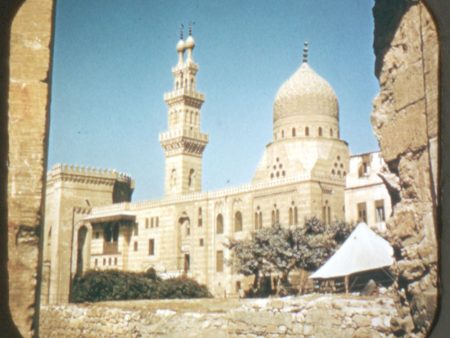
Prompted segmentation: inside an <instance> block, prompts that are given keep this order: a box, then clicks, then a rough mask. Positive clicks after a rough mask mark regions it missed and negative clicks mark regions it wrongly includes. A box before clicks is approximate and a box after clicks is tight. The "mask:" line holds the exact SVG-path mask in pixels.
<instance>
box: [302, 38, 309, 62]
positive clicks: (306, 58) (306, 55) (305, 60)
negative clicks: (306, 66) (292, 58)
mask: <svg viewBox="0 0 450 338" xmlns="http://www.w3.org/2000/svg"><path fill="white" fill-rule="evenodd" d="M303 62H304V63H308V41H305V42H304V43H303Z"/></svg>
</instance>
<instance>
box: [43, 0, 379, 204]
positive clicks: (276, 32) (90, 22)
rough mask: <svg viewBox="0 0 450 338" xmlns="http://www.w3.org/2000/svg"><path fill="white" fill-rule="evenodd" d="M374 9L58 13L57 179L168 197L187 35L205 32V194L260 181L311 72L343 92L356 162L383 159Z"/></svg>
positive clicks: (250, 1)
mask: <svg viewBox="0 0 450 338" xmlns="http://www.w3.org/2000/svg"><path fill="white" fill-rule="evenodd" d="M372 6H373V2H372V1H361V0H352V1H350V0H343V1H328V0H327V1H325V0H314V1H313V0H292V1H291V0H289V1H288V0H278V1H267V0H264V1H256V0H245V1H216V0H214V1H212V0H211V1H200V0H197V1H174V0H172V1H170V0H169V1H156V0H133V1H129V0H96V1H92V0H63V1H58V2H57V9H56V35H55V47H54V56H53V57H54V60H53V74H52V104H51V129H50V148H49V167H51V166H53V164H55V163H69V164H79V165H85V166H93V167H100V168H111V169H117V170H118V171H122V172H126V173H129V174H130V175H131V176H132V177H133V178H134V179H135V180H136V190H135V193H134V196H133V200H142V199H152V198H158V197H160V196H162V195H163V190H164V189H163V178H164V177H163V176H164V154H163V151H162V148H161V146H160V145H159V142H158V134H159V133H160V132H162V131H165V130H166V128H167V107H166V105H165V103H164V101H163V94H164V92H168V91H170V90H171V89H172V75H171V67H172V66H174V65H175V64H176V62H177V54H176V50H175V46H176V43H177V41H178V36H179V26H180V23H184V24H185V26H187V24H188V22H189V21H193V22H195V24H194V27H193V36H194V38H195V40H196V48H195V50H194V59H195V60H196V62H197V63H198V64H199V66H200V70H199V73H198V76H197V87H198V89H199V91H201V92H203V93H204V94H205V95H206V101H205V103H204V105H203V108H202V121H201V123H202V130H203V131H204V132H206V133H208V134H209V139H210V143H209V144H208V146H207V147H206V150H205V152H204V156H203V189H204V190H216V189H219V188H223V187H227V186H235V185H239V184H242V183H246V182H248V181H250V180H251V178H252V176H253V173H254V170H255V168H256V165H257V164H258V161H259V159H260V157H261V155H262V153H263V150H264V147H265V145H266V144H267V143H268V142H270V141H271V139H272V105H273V100H274V97H275V94H276V92H277V90H278V88H279V87H280V86H281V84H282V83H283V82H284V81H285V80H287V79H288V78H289V76H290V75H291V74H292V73H293V72H294V71H295V70H296V69H297V68H298V67H299V65H300V63H301V58H302V56H301V55H302V48H303V42H304V40H307V41H308V42H309V59H308V60H309V64H310V66H311V67H312V68H314V69H315V70H316V72H317V73H319V74H320V75H321V76H322V77H324V78H325V79H327V81H328V82H329V83H330V84H331V85H332V87H333V88H334V90H335V92H336V94H337V96H338V98H339V104H340V130H341V138H342V139H344V140H346V141H347V142H348V143H349V146H350V150H351V153H353V154H356V153H362V152H367V151H373V150H377V149H378V144H377V141H376V139H375V137H374V136H373V132H372V128H371V125H370V113H371V110H372V100H373V98H374V96H375V95H376V94H377V91H378V83H377V81H376V78H375V76H374V72H373V69H374V55H373V50H372V41H373V38H372V36H373V19H372Z"/></svg>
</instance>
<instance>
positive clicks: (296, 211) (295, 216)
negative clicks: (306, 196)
mask: <svg viewBox="0 0 450 338" xmlns="http://www.w3.org/2000/svg"><path fill="white" fill-rule="evenodd" d="M294 224H298V210H297V207H294Z"/></svg>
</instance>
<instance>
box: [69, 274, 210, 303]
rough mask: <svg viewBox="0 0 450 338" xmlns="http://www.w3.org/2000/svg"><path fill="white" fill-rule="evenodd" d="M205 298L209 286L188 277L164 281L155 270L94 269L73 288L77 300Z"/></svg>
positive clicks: (77, 278) (72, 292) (80, 278)
mask: <svg viewBox="0 0 450 338" xmlns="http://www.w3.org/2000/svg"><path fill="white" fill-rule="evenodd" d="M206 297H211V294H210V293H209V291H208V289H207V288H206V286H204V285H200V284H198V283H197V282H196V281H194V280H192V279H189V278H186V277H177V278H171V279H167V280H163V279H161V278H159V277H158V276H157V275H156V273H155V272H154V271H150V272H145V273H135V272H125V271H117V270H106V271H94V270H91V271H87V272H86V273H85V274H84V275H83V276H81V277H76V278H75V279H74V281H73V284H72V290H71V302H74V303H81V302H98V301H107V300H127V299H165V298H172V299H173V298H206Z"/></svg>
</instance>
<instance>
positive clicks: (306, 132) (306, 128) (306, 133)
mask: <svg viewBox="0 0 450 338" xmlns="http://www.w3.org/2000/svg"><path fill="white" fill-rule="evenodd" d="M305 136H309V128H308V127H305Z"/></svg>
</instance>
